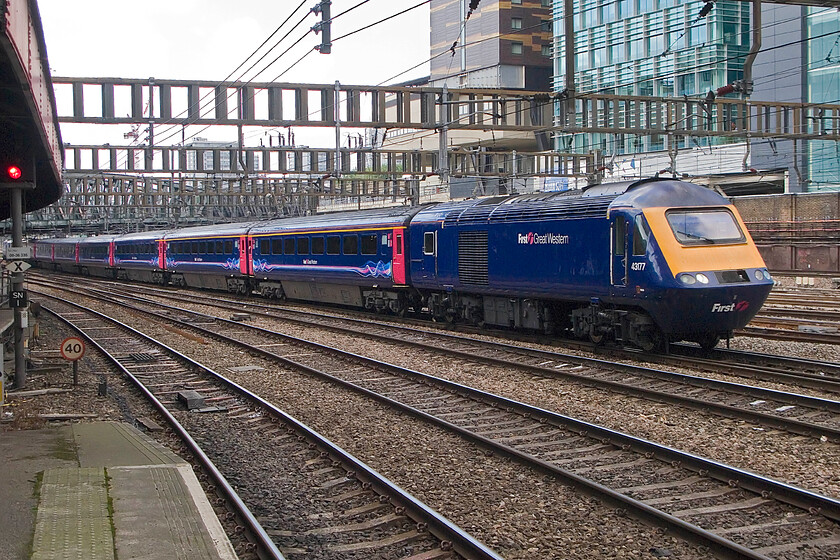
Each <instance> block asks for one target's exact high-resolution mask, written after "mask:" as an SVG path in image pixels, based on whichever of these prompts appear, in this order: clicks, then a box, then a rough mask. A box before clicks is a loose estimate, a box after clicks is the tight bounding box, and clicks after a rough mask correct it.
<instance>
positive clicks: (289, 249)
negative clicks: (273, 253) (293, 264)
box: [283, 237, 295, 255]
mask: <svg viewBox="0 0 840 560" xmlns="http://www.w3.org/2000/svg"><path fill="white" fill-rule="evenodd" d="M283 254H284V255H294V254H295V238H294V237H286V238H285V239H283Z"/></svg>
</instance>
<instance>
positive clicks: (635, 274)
mask: <svg viewBox="0 0 840 560" xmlns="http://www.w3.org/2000/svg"><path fill="white" fill-rule="evenodd" d="M627 235H628V238H627V256H628V262H629V264H628V265H627V285H628V286H629V287H630V288H632V295H633V297H641V296H642V294H644V292H645V288H646V287H647V285H648V280H647V278H648V275H649V274H650V270H649V269H648V266H649V258H648V254H647V249H648V242H649V239H650V229H649V228H648V225H647V222H646V221H645V219H644V217H643V216H642V214H641V213H639V214H636V216H635V217H634V218H633V221H628V222H627Z"/></svg>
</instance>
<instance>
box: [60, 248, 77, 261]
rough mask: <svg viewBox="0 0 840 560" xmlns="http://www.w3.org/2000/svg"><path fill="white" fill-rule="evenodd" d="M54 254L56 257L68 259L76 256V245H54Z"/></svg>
mask: <svg viewBox="0 0 840 560" xmlns="http://www.w3.org/2000/svg"><path fill="white" fill-rule="evenodd" d="M55 256H56V258H62V259H70V258H75V257H76V246H75V245H56V246H55Z"/></svg>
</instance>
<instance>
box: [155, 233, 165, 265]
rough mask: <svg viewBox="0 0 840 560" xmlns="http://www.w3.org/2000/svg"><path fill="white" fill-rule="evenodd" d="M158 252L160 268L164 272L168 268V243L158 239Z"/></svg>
mask: <svg viewBox="0 0 840 560" xmlns="http://www.w3.org/2000/svg"><path fill="white" fill-rule="evenodd" d="M157 245H158V247H157V250H158V265H157V266H158V268H159V269H161V270H163V269H164V268H166V241H164V240H163V239H158V242H157Z"/></svg>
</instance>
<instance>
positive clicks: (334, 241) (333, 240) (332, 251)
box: [327, 235, 341, 255]
mask: <svg viewBox="0 0 840 560" xmlns="http://www.w3.org/2000/svg"><path fill="white" fill-rule="evenodd" d="M327 254H328V255H338V254H341V238H340V237H339V236H337V235H329V236H327Z"/></svg>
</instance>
